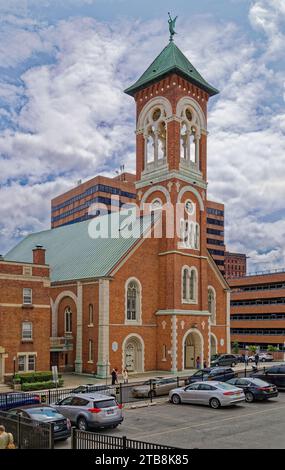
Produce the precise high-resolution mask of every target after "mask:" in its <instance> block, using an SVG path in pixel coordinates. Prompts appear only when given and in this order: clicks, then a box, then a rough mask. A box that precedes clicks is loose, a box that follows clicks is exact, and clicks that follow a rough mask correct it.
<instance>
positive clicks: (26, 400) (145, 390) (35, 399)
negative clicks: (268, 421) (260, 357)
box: [0, 366, 268, 410]
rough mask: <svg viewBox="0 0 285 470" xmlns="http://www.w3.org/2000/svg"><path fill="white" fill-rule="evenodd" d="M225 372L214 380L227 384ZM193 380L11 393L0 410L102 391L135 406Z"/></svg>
mask: <svg viewBox="0 0 285 470" xmlns="http://www.w3.org/2000/svg"><path fill="white" fill-rule="evenodd" d="M223 369H224V371H223V372H221V373H220V374H219V376H217V377H212V380H222V381H226V380H229V379H230V378H232V377H233V376H232V375H230V374H229V369H230V367H225V368H223ZM267 369H268V368H266V367H259V368H258V371H260V372H265V371H266V370H267ZM252 372H254V366H247V367H244V368H242V369H240V370H239V371H234V376H235V377H247V376H250V374H252ZM199 374H200V375H199V380H202V381H203V380H209V378H208V374H207V373H203V369H201V370H200V371H199ZM189 379H191V375H190V374H189V375H183V376H177V377H171V378H162V377H161V378H160V377H157V378H155V379H149V380H146V381H137V382H130V383H127V384H123V383H120V384H117V385H106V384H102V385H95V384H94V385H91V386H90V385H89V386H88V387H85V386H79V387H76V388H68V389H66V388H58V389H51V390H46V391H44V390H40V391H38V392H11V393H0V410H8V409H11V408H16V407H19V406H23V405H28V404H35V403H44V404H54V403H56V402H58V401H60V400H62V399H64V398H66V397H67V396H69V395H70V394H72V393H84V392H99V393H102V394H104V395H109V396H112V397H115V398H116V400H117V401H118V403H120V404H125V403H133V402H138V401H142V400H149V401H150V402H152V401H153V400H154V399H156V398H157V397H160V396H167V395H168V393H169V391H170V390H172V389H173V388H176V387H183V386H185V385H187V384H188V383H189V382H190V380H189Z"/></svg>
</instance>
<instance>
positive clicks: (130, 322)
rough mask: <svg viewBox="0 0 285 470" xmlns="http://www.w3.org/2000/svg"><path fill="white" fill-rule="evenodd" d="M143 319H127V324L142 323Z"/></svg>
mask: <svg viewBox="0 0 285 470" xmlns="http://www.w3.org/2000/svg"><path fill="white" fill-rule="evenodd" d="M141 324H142V321H141V320H125V325H139V326H140V325H141Z"/></svg>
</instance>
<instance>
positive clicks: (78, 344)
mask: <svg viewBox="0 0 285 470" xmlns="http://www.w3.org/2000/svg"><path fill="white" fill-rule="evenodd" d="M82 317H83V302H82V284H81V282H78V283H77V324H76V330H77V332H76V358H75V372H77V373H78V374H81V373H82V321H83V318H82Z"/></svg>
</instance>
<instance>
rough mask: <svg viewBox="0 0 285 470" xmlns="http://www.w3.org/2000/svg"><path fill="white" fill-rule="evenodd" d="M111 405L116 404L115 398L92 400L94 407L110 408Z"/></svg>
mask: <svg viewBox="0 0 285 470" xmlns="http://www.w3.org/2000/svg"><path fill="white" fill-rule="evenodd" d="M111 406H117V403H116V402H115V400H100V401H94V408H110V407H111Z"/></svg>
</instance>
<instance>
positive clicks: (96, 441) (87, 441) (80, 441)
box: [71, 428, 178, 450]
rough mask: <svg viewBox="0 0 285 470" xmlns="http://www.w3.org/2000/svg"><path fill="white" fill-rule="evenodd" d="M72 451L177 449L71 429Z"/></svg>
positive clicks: (123, 437)
mask: <svg viewBox="0 0 285 470" xmlns="http://www.w3.org/2000/svg"><path fill="white" fill-rule="evenodd" d="M71 447H72V449H124V450H126V449H178V447H171V446H164V445H161V444H155V443H153V442H144V441H138V440H135V439H128V438H127V437H126V436H122V437H117V436H108V435H106V434H98V433H94V432H88V431H79V430H78V429H76V428H72V433H71Z"/></svg>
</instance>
